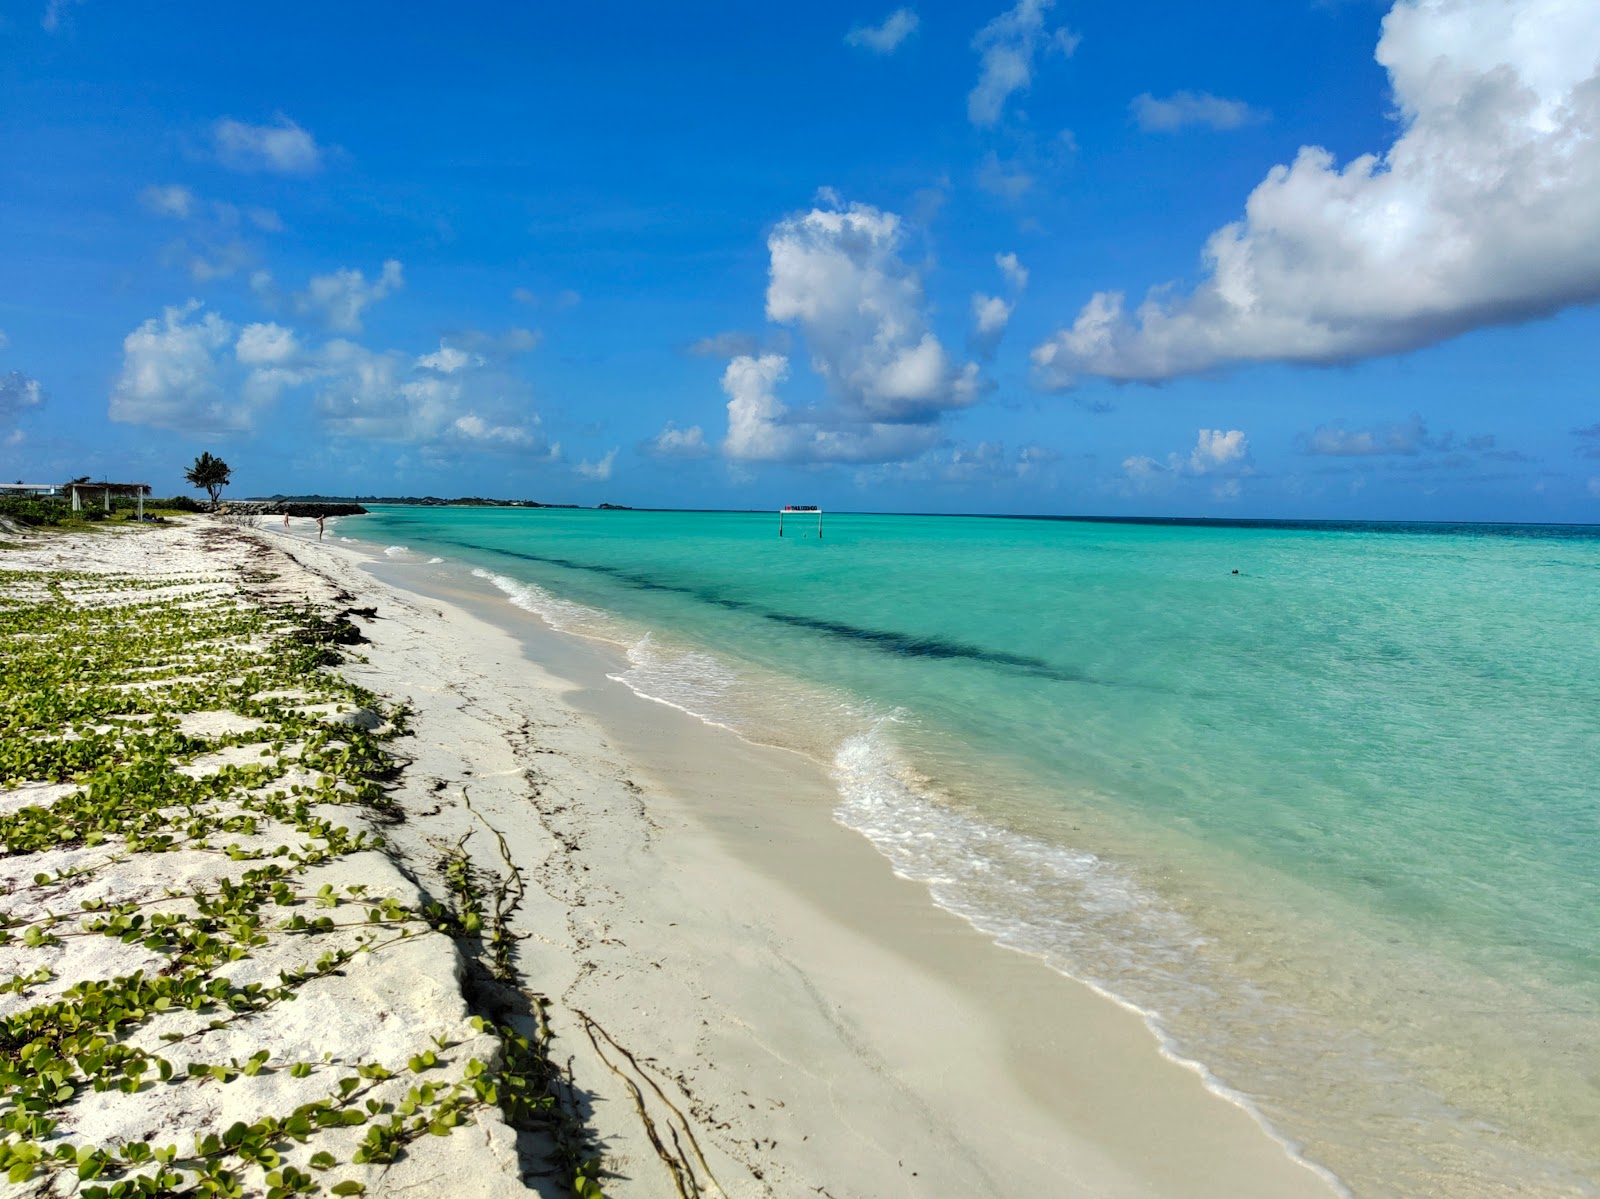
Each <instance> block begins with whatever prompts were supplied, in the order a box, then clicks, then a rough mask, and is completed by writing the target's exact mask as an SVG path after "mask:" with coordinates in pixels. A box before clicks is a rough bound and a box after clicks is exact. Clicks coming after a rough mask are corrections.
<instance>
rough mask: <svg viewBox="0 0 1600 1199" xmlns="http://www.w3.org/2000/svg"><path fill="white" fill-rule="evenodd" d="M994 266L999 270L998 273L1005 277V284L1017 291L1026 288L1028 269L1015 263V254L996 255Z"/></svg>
mask: <svg viewBox="0 0 1600 1199" xmlns="http://www.w3.org/2000/svg"><path fill="white" fill-rule="evenodd" d="M994 264H995V266H997V267H999V268H1000V273H1001V274H1002V275H1004V276H1005V277H1006V282H1007V283H1009V284H1011V286H1012V287H1013V288H1014V289H1016V290H1017V291H1021V290H1022V289H1023V288H1025V287H1027V286H1028V268H1027V267H1025V266H1023V265H1022V263H1020V262H1018V261H1017V256H1016V255H1015V254H996V255H995V256H994Z"/></svg>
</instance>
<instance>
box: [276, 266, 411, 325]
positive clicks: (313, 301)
mask: <svg viewBox="0 0 1600 1199" xmlns="http://www.w3.org/2000/svg"><path fill="white" fill-rule="evenodd" d="M404 286H405V274H404V271H403V269H402V267H401V265H400V263H399V262H398V261H396V260H395V259H393V258H391V259H389V260H388V261H387V262H385V263H384V264H383V273H382V274H380V275H379V276H378V278H376V279H374V280H373V281H372V282H371V283H368V282H367V277H366V275H364V274H362V273H361V272H360V271H359V270H356V269H354V268H353V267H341V268H340V269H339V270H336V271H334V272H332V273H331V274H327V275H314V276H312V278H311V282H310V283H308V284H307V285H306V290H305V291H303V292H301V293H299V294H298V295H296V296H295V306H296V307H297V308H298V309H299V310H300V311H301V312H314V313H317V314H319V315H320V316H321V317H322V319H323V320H324V321H326V322H327V325H328V328H330V329H333V330H335V331H336V332H339V333H359V332H361V314H362V313H363V312H365V311H366V310H367V309H368V308H369V307H371V306H372V305H373V304H376V303H377V302H378V301H379V300H381V299H383V298H384V297H386V296H388V295H389V294H390V293H391V292H395V291H399V290H400V288H402V287H404Z"/></svg>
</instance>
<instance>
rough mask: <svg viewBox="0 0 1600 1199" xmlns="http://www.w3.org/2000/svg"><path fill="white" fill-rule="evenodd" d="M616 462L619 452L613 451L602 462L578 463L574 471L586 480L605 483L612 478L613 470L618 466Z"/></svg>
mask: <svg viewBox="0 0 1600 1199" xmlns="http://www.w3.org/2000/svg"><path fill="white" fill-rule="evenodd" d="M616 462H617V451H616V449H611V450H609V451H607V453H606V455H605V456H604V457H603V458H601V459H600V461H598V462H589V461H583V462H580V463H578V464H577V465H576V466H574V467H573V468H572V469H573V470H575V471H577V472H578V473H579V474H580V475H582V476H583V477H584V478H585V479H594V480H595V481H597V482H600V483H604V482H605V481H606V480H607V479H609V478H610V477H611V468H612V467H613V466H615V465H616Z"/></svg>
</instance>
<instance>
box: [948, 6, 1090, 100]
mask: <svg viewBox="0 0 1600 1199" xmlns="http://www.w3.org/2000/svg"><path fill="white" fill-rule="evenodd" d="M1054 2H1055V0H1020V2H1019V3H1018V4H1017V6H1016V7H1015V8H1013V9H1011V10H1010V11H1008V12H1003V13H1001V14H1000V15H999V16H998V17H996V18H995V19H994V20H992V21H990V22H989V23H988V24H987V25H985V26H984V27H983V28H982V29H980V30H978V35H977V36H976V37H975V38H973V39H972V48H973V49H974V50H976V51H977V52H978V58H979V63H978V82H977V84H976V85H975V86H974V87H973V89H972V91H971V92H970V93H968V95H967V116H968V118H969V119H970V120H971V121H972V123H973V124H974V125H996V124H998V123H999V122H1000V118H1001V117H1002V116H1003V115H1004V113H1005V106H1006V101H1007V100H1008V99H1010V97H1011V96H1012V95H1013V94H1014V93H1016V92H1025V91H1027V90H1028V87H1029V85H1030V84H1031V83H1032V82H1033V64H1034V59H1035V57H1037V55H1038V53H1039V50H1040V49H1041V48H1048V49H1050V50H1054V51H1056V52H1057V53H1060V54H1062V55H1071V54H1072V52H1073V51H1074V50H1076V49H1077V48H1078V42H1079V41H1080V40H1081V39H1080V38H1079V37H1078V35H1077V34H1075V33H1072V32H1071V31H1070V30H1068V29H1066V28H1064V27H1063V28H1060V29H1056V30H1053V31H1052V32H1050V33H1048V34H1047V33H1046V32H1045V28H1044V14H1045V13H1046V12H1048V11H1049V10H1050V8H1051V7H1052V6H1053V5H1054Z"/></svg>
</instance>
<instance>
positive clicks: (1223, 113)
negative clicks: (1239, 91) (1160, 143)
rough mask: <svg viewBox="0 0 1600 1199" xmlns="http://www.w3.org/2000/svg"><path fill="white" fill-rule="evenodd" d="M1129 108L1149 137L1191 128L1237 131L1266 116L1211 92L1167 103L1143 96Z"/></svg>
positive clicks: (1175, 96) (1177, 95)
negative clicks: (1192, 126)
mask: <svg viewBox="0 0 1600 1199" xmlns="http://www.w3.org/2000/svg"><path fill="white" fill-rule="evenodd" d="M1128 108H1129V110H1130V111H1131V112H1132V113H1133V119H1134V120H1135V121H1137V122H1138V123H1139V128H1140V129H1143V130H1144V131H1145V132H1146V133H1175V132H1176V131H1178V130H1179V129H1184V128H1187V127H1188V126H1190V125H1200V126H1203V127H1204V128H1206V129H1237V128H1239V127H1240V126H1241V125H1253V124H1255V123H1256V122H1258V121H1263V120H1265V119H1266V114H1265V113H1263V112H1261V111H1259V110H1258V109H1255V108H1252V107H1250V105H1248V104H1246V103H1245V102H1244V101H1243V100H1225V99H1223V98H1222V97H1221V96H1213V95H1212V94H1211V93H1210V92H1174V93H1173V94H1172V95H1170V96H1168V97H1167V98H1166V99H1164V100H1158V99H1157V98H1156V97H1154V96H1152V95H1151V94H1150V93H1149V92H1144V93H1142V94H1140V95H1137V96H1135V97H1134V98H1133V102H1132V103H1131V104H1129V105H1128Z"/></svg>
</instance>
